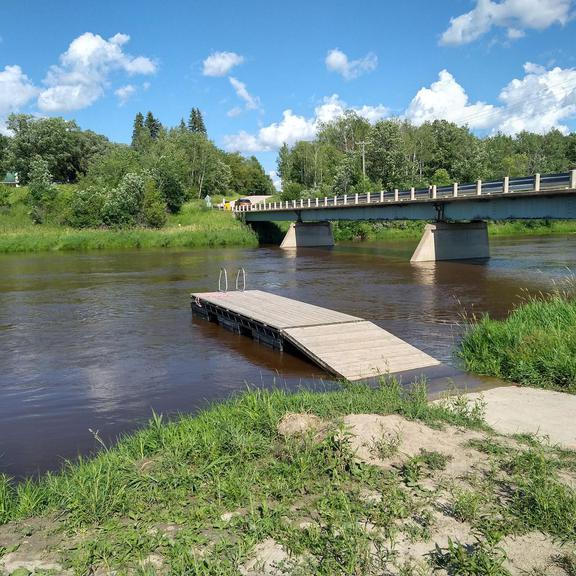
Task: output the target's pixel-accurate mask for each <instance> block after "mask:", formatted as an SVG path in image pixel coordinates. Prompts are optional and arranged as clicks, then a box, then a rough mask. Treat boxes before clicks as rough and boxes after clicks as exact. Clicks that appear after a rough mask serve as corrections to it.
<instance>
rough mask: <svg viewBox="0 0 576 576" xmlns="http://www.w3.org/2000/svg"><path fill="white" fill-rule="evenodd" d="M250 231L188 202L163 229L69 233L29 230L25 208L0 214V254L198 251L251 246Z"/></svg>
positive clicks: (227, 217) (47, 228)
mask: <svg viewBox="0 0 576 576" xmlns="http://www.w3.org/2000/svg"><path fill="white" fill-rule="evenodd" d="M257 244H258V239H257V236H256V234H255V233H254V232H253V231H252V229H251V228H250V227H249V226H247V225H245V224H243V223H242V222H240V221H239V220H237V219H235V218H234V217H233V215H232V214H231V213H230V212H220V211H217V210H208V209H205V208H202V207H201V206H199V205H197V204H194V203H190V204H186V205H184V207H183V209H182V212H181V213H180V214H178V215H175V216H171V217H170V218H169V220H168V224H167V226H166V227H165V228H162V229H160V230H151V229H145V228H133V229H126V230H108V229H80V230H79V229H74V228H69V227H66V226H57V225H54V224H42V225H34V224H32V222H31V221H30V219H29V216H28V214H27V211H26V210H25V207H23V206H18V207H16V208H13V209H11V210H10V211H4V212H2V210H1V209H0V253H2V252H3V253H11V252H39V251H47V250H52V251H57V250H114V249H130V248H204V247H213V246H256V245H257Z"/></svg>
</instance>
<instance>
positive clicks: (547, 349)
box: [458, 293, 576, 394]
mask: <svg viewBox="0 0 576 576" xmlns="http://www.w3.org/2000/svg"><path fill="white" fill-rule="evenodd" d="M458 354H459V356H460V358H461V359H462V360H463V362H464V366H465V368H466V370H468V371H470V372H475V373H477V374H487V375H490V376H496V377H498V378H503V379H505V380H511V381H512V382H517V383H520V384H524V385H527V386H537V387H542V388H554V389H557V390H561V391H564V392H571V393H573V394H574V393H576V299H574V297H569V296H567V295H566V294H563V293H556V294H554V295H553V296H552V297H550V298H544V297H536V298H532V299H530V300H529V301H528V302H526V303H525V304H523V305H521V306H519V307H518V308H516V309H515V310H513V311H512V312H511V314H510V315H509V316H508V318H506V319H505V320H493V319H491V318H490V317H488V316H484V317H482V318H480V319H478V320H477V321H474V322H472V324H471V325H470V327H469V329H468V331H467V333H466V334H465V335H464V338H463V340H462V343H461V344H460V349H459V352H458Z"/></svg>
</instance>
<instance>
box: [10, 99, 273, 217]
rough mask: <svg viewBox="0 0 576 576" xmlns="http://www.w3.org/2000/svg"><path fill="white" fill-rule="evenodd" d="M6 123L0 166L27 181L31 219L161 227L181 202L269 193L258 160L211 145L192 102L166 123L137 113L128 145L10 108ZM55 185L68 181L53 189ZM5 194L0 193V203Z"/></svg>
mask: <svg viewBox="0 0 576 576" xmlns="http://www.w3.org/2000/svg"><path fill="white" fill-rule="evenodd" d="M7 127H8V129H9V133H10V136H0V172H1V173H2V174H4V173H6V172H17V173H18V177H19V180H20V182H21V183H22V184H25V185H28V187H29V192H30V193H29V195H28V198H27V201H28V202H29V205H30V214H31V216H32V218H33V220H34V221H35V222H38V223H41V222H46V221H54V220H55V219H56V220H58V223H64V224H68V225H71V226H75V227H98V226H109V227H129V226H136V225H140V226H152V227H160V226H162V225H163V224H164V223H165V221H166V218H167V214H169V213H177V212H178V211H179V210H180V208H181V206H182V204H183V203H184V202H186V201H188V200H192V199H195V198H196V199H201V198H204V197H205V196H207V195H211V196H213V195H227V194H232V193H236V194H240V195H253V194H273V193H274V186H273V184H272V181H271V179H270V177H269V176H268V175H267V174H266V173H265V172H264V170H263V168H262V166H261V164H260V162H259V161H258V160H257V158H255V157H254V156H252V157H250V158H245V157H243V156H242V155H240V154H237V153H228V152H225V151H223V150H221V149H219V148H218V147H216V146H215V145H214V143H213V142H212V141H211V140H210V139H209V137H208V133H207V130H206V125H205V123H204V118H203V116H202V113H201V111H200V110H199V109H198V108H192V110H191V112H190V116H189V118H188V122H184V119H182V121H181V122H180V124H179V125H178V126H176V127H165V126H164V125H163V124H162V123H161V122H160V120H159V119H158V118H156V117H155V116H154V114H153V113H152V112H148V113H147V114H146V116H144V115H143V114H142V113H138V114H137V115H136V117H135V119H134V123H133V131H132V141H131V144H130V145H125V144H117V143H113V142H110V141H109V140H108V139H107V138H106V137H104V136H101V135H99V134H96V133H94V132H92V131H89V130H81V129H80V128H79V126H78V125H77V124H76V122H74V121H68V120H64V119H63V118H36V117H33V116H30V115H25V114H13V115H11V116H10V117H9V119H8V123H7ZM55 183H58V184H74V186H70V187H66V190H65V191H59V189H58V188H57V187H56V186H55ZM59 194H60V196H62V195H64V196H65V197H64V198H58V195H59ZM6 195H7V194H6V192H4V193H3V194H1V195H0V196H2V197H3V198H4V202H5V203H6ZM1 203H2V198H0V204H1ZM63 208H64V209H63ZM56 212H58V213H56Z"/></svg>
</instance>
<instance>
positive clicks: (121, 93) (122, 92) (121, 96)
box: [114, 84, 136, 106]
mask: <svg viewBox="0 0 576 576" xmlns="http://www.w3.org/2000/svg"><path fill="white" fill-rule="evenodd" d="M135 92H136V88H135V87H134V86H133V85H132V84H126V86H121V87H120V88H118V89H117V90H115V91H114V94H115V95H116V97H117V98H118V102H119V104H120V106H124V104H126V102H128V100H130V98H132V96H133V95H134V93H135Z"/></svg>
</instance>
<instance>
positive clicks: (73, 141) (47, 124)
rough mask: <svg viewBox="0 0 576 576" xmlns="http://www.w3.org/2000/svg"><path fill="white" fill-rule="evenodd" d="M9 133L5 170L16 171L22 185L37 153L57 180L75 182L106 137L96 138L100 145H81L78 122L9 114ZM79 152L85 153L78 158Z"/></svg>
mask: <svg viewBox="0 0 576 576" xmlns="http://www.w3.org/2000/svg"><path fill="white" fill-rule="evenodd" d="M7 127H8V129H9V130H10V131H11V132H12V137H11V138H10V143H9V146H8V153H7V158H6V164H7V168H8V170H12V171H14V172H18V177H19V179H20V181H21V182H22V183H23V184H26V183H27V182H28V179H29V172H30V169H31V164H32V161H33V160H34V159H35V158H36V157H37V156H39V157H40V158H42V159H43V160H44V161H45V162H46V163H47V166H48V171H49V172H50V174H51V175H52V177H53V179H54V180H55V181H57V182H75V181H76V180H77V179H78V177H79V176H81V175H82V170H83V169H85V168H87V165H88V162H89V161H90V160H91V156H90V154H92V153H93V152H94V153H98V152H99V151H101V150H102V148H104V147H105V145H106V144H105V143H107V140H106V139H105V138H104V137H98V138H99V139H100V140H99V143H100V144H103V143H104V144H103V146H96V148H97V150H96V151H94V150H91V147H90V146H86V147H84V148H83V147H82V138H83V133H82V131H81V130H80V129H79V128H78V125H77V124H76V123H75V122H73V121H69V120H64V119H63V118H35V117H33V116H30V115H26V114H11V115H10V116H9V117H8V122H7ZM82 154H86V156H85V157H82Z"/></svg>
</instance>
